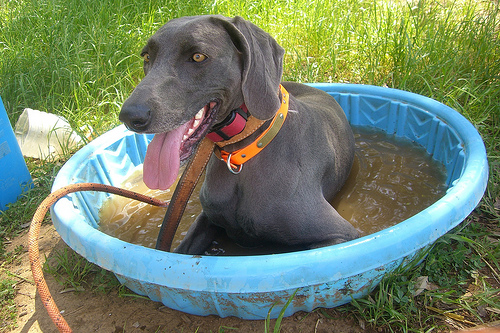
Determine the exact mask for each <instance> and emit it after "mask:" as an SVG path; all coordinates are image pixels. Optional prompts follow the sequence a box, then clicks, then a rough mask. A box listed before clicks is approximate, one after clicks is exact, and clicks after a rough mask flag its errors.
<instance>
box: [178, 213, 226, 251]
mask: <svg viewBox="0 0 500 333" xmlns="http://www.w3.org/2000/svg"><path fill="white" fill-rule="evenodd" d="M221 232H223V229H221V228H220V227H217V226H215V225H214V224H212V223H210V221H209V220H208V217H207V216H206V215H205V213H203V212H202V213H201V214H200V215H198V217H197V218H196V220H195V221H194V222H193V224H192V225H191V227H189V230H188V232H187V234H186V237H184V239H183V240H182V241H181V244H180V245H179V246H178V247H177V248H176V249H175V250H174V252H175V253H184V254H203V253H204V252H205V250H206V249H207V248H208V247H209V246H210V244H212V241H213V240H214V239H215V238H216V237H217V236H218V235H219V234H220V233H221Z"/></svg>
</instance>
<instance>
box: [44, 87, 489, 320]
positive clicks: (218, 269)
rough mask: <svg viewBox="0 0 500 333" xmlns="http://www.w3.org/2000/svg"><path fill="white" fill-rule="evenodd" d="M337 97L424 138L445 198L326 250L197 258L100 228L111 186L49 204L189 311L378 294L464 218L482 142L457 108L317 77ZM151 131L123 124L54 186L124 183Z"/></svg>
mask: <svg viewBox="0 0 500 333" xmlns="http://www.w3.org/2000/svg"><path fill="white" fill-rule="evenodd" d="M312 86H314V87H317V88H319V89H322V90H325V91H326V92H328V93H329V94H331V95H332V96H333V97H335V98H336V99H337V101H338V102H339V104H340V105H341V106H342V108H343V109H344V111H345V112H346V114H347V117H348V119H349V121H350V123H351V124H352V125H356V126H366V127H376V128H379V129H382V130H384V131H385V132H387V133H389V134H395V135H396V136H401V137H407V138H408V139H410V140H412V141H415V142H417V143H419V144H420V145H422V146H423V147H424V148H425V149H426V150H427V152H428V153H429V154H431V155H432V156H433V158H434V159H436V160H438V161H440V162H441V163H442V164H443V165H444V166H445V167H446V170H447V186H448V190H447V193H446V195H445V196H443V197H442V198H441V199H440V200H438V201H437V202H435V203H434V204H433V205H431V206H430V207H428V208H427V209H425V210H423V211H421V212H420V213H418V214H416V215H414V216H412V217H411V218H409V219H407V220H405V221H403V222H401V223H399V224H397V225H395V226H393V227H390V228H387V229H384V230H382V231H379V232H377V233H374V234H371V235H367V236H365V237H362V238H359V239H356V240H353V241H350V242H346V243H342V244H338V245H333V246H328V247H324V248H319V249H314V250H307V251H300V252H291V253H284V254H274V255H259V256H234V257H224V256H191V255H183V254H175V253H168V252H162V251H158V250H155V249H150V248H146V247H143V246H139V245H134V244H130V243H127V242H124V241H121V240H119V239H117V238H114V237H111V236H108V235H106V234H104V233H102V232H100V231H99V230H98V229H97V227H98V225H99V217H98V216H99V208H100V206H101V203H102V202H103V200H104V199H105V198H106V197H107V194H104V193H94V192H85V193H76V194H70V195H68V196H66V197H64V198H63V199H61V200H60V201H59V202H57V203H56V204H55V205H54V206H53V208H52V209H51V215H52V220H53V222H54V225H55V227H56V229H57V231H58V232H59V234H60V235H61V237H62V238H63V240H64V241H65V242H66V243H67V244H68V245H69V246H70V247H71V248H73V249H74V250H75V251H76V252H78V253H79V254H81V255H82V256H84V257H85V258H87V259H88V260H89V261H91V262H93V263H95V264H97V265H99V266H101V267H103V268H105V269H107V270H110V271H112V272H114V273H115V274H116V276H117V278H118V279H119V280H120V282H121V283H123V284H124V285H125V286H127V287H128V288H130V289H131V290H133V291H134V292H136V293H138V294H140V295H147V296H148V297H149V298H151V299H152V300H154V301H158V302H162V303H163V304H164V305H166V306H167V307H169V308H172V309H176V310H180V311H183V312H187V313H191V314H197V315H210V314H215V315H218V316H221V317H227V316H236V317H239V318H243V319H263V318H266V316H267V315H268V311H269V309H270V308H271V307H272V306H273V305H275V306H274V307H273V309H272V311H271V318H276V317H277V316H278V315H279V312H280V310H281V308H282V307H283V305H284V304H285V303H286V302H287V300H288V299H289V298H290V296H291V295H292V294H293V293H294V292H296V295H295V297H294V298H293V301H292V302H291V303H290V305H289V306H288V307H287V308H286V311H285V316H289V315H291V314H293V313H294V312H296V311H299V310H304V311H312V310H313V309H315V308H317V307H326V308H330V307H335V306H338V305H341V304H344V303H347V302H350V301H351V299H352V298H359V297H362V296H365V295H367V294H368V293H370V292H371V291H372V290H373V289H374V288H375V287H376V286H377V284H378V283H379V282H380V280H381V279H382V277H383V276H384V275H385V274H387V273H389V272H391V271H393V270H394V269H396V268H397V267H398V266H400V265H401V264H404V263H406V262H408V261H410V260H411V259H414V258H415V257H416V256H417V255H419V254H420V253H422V250H423V249H426V248H428V247H429V246H430V245H432V244H433V243H434V241H435V240H436V239H437V238H439V237H440V236H442V235H444V234H445V233H447V232H448V231H449V230H450V229H452V228H453V227H455V226H457V225H458V224H459V223H460V222H462V221H463V220H464V219H465V218H466V217H467V215H469V213H470V212H471V211H472V210H473V209H474V208H475V207H476V205H477V204H478V203H479V201H480V199H481V197H482V195H483V193H484V191H485V188H486V184H487V179H488V165H487V159H486V151H485V147H484V144H483V142H482V140H481V137H480V136H479V134H478V132H477V131H476V129H475V128H474V126H473V125H472V124H470V123H469V122H468V121H467V120H466V119H465V118H464V117H462V116H461V115H460V114H459V113H457V112H456V111H454V110H453V109H451V108H449V107H447V106H445V105H443V104H441V103H438V102H437V101H435V100H432V99H429V98H427V97H423V96H420V95H416V94H413V93H409V92H405V91H400V90H395V89H389V88H381V87H374V86H365V85H352V84H313V85H312ZM151 138H152V137H151V136H148V135H141V134H135V133H132V132H130V131H128V130H127V129H125V127H124V126H119V127H117V128H115V129H113V130H111V131H109V132H108V133H106V134H104V135H102V136H101V137H99V138H97V139H96V140H94V141H92V142H91V143H90V144H88V145H87V146H86V147H84V148H83V149H81V150H80V151H79V152H77V153H76V154H75V155H74V156H73V157H72V158H71V159H70V160H69V161H68V162H67V163H66V164H65V165H64V166H63V168H62V169H61V171H60V172H59V174H58V175H57V178H56V180H55V182H54V185H53V188H52V189H53V190H56V189H58V188H61V187H63V186H66V185H68V184H71V183H78V182H97V183H103V184H111V185H115V186H119V185H120V184H121V182H122V181H123V180H124V178H125V176H126V175H127V174H129V172H130V171H131V170H132V169H133V168H135V167H136V166H137V165H139V164H141V163H142V161H143V159H144V155H145V152H146V147H147V144H148V142H149V141H150V140H151Z"/></svg>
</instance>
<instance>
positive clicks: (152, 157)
mask: <svg viewBox="0 0 500 333" xmlns="http://www.w3.org/2000/svg"><path fill="white" fill-rule="evenodd" d="M188 126H189V122H187V123H185V124H184V125H182V126H180V127H178V128H176V129H174V130H172V131H170V132H167V133H161V134H156V135H155V136H154V138H153V140H152V141H151V142H150V143H149V146H148V150H147V152H146V157H145V158H144V166H143V176H142V177H143V180H144V183H145V184H146V186H147V187H149V188H150V189H160V190H166V189H168V188H169V187H170V186H172V184H173V183H174V182H175V180H176V179H177V175H178V174H179V166H180V147H181V143H182V137H183V136H184V133H185V132H186V130H187V128H188Z"/></svg>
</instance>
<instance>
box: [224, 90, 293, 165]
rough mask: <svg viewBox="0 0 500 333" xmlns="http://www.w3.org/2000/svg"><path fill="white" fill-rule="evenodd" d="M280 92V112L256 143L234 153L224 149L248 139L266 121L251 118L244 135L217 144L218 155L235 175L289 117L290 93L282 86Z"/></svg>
mask: <svg viewBox="0 0 500 333" xmlns="http://www.w3.org/2000/svg"><path fill="white" fill-rule="evenodd" d="M280 90H281V97H282V98H281V101H282V102H281V106H280V108H279V110H278V111H277V112H276V115H275V116H274V118H273V120H272V122H271V124H270V125H269V127H268V128H267V129H266V130H265V131H264V132H263V133H262V134H261V135H259V136H258V137H257V139H256V140H255V141H254V142H252V143H251V144H249V145H248V146H246V147H244V148H242V149H239V150H236V151H234V152H232V153H228V152H226V151H224V150H223V149H222V148H223V147H224V146H227V145H229V144H232V143H236V142H238V141H241V140H243V139H244V138H246V137H248V136H249V135H251V134H252V133H254V132H255V131H256V130H257V129H258V128H260V126H262V125H263V124H264V122H265V121H259V120H257V119H256V118H254V117H252V116H250V117H249V121H248V124H247V128H245V130H244V131H243V132H242V133H240V135H238V136H237V137H234V138H233V139H231V140H228V141H223V142H217V143H216V144H217V146H219V154H217V155H218V157H219V158H220V159H221V160H223V161H224V162H226V164H227V167H228V169H229V171H231V172H232V173H234V174H238V173H240V171H241V168H242V167H243V164H244V163H245V162H247V161H249V160H250V159H251V158H252V157H254V156H255V155H257V154H258V153H260V152H261V151H262V149H264V148H265V147H266V146H267V145H268V144H269V143H270V142H271V141H272V140H273V139H274V137H275V136H276V135H277V134H278V132H279V131H280V129H281V126H282V125H283V123H284V122H285V119H286V116H287V115H288V105H289V95H288V92H287V91H286V89H285V88H284V87H283V86H282V85H280ZM251 118H253V119H251ZM248 125H250V126H248ZM216 151H217V149H216Z"/></svg>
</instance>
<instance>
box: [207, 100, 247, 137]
mask: <svg viewBox="0 0 500 333" xmlns="http://www.w3.org/2000/svg"><path fill="white" fill-rule="evenodd" d="M247 119H248V109H247V106H246V105H245V104H242V105H241V106H240V107H239V108H237V109H235V110H233V111H231V113H230V114H229V115H228V116H227V117H226V119H224V120H223V121H222V122H221V123H220V124H217V125H216V126H215V127H214V128H213V129H212V130H211V131H210V133H208V134H207V138H209V139H210V140H212V141H213V142H220V141H225V140H229V139H230V138H232V137H233V136H235V135H236V134H240V133H241V132H242V131H243V129H244V128H245V126H246V123H247Z"/></svg>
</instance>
